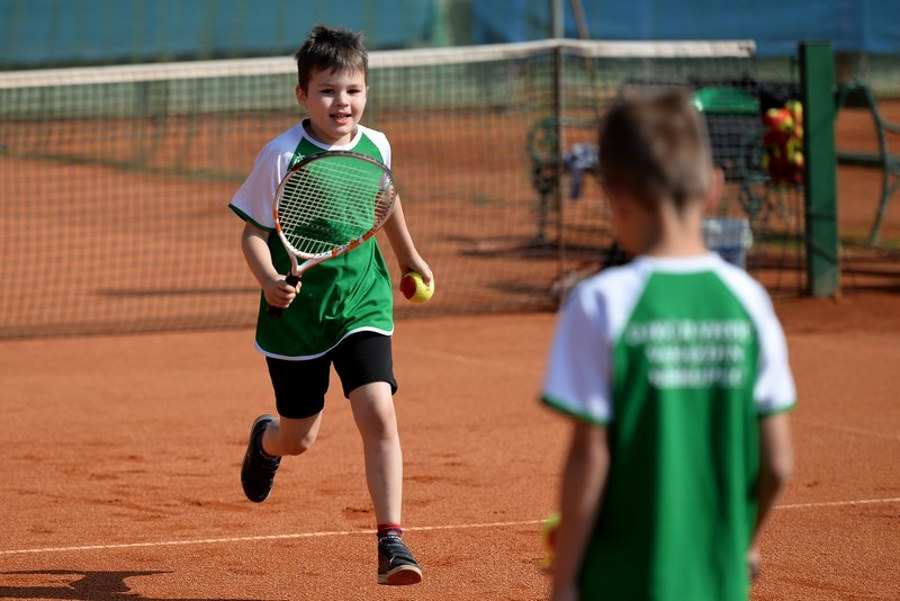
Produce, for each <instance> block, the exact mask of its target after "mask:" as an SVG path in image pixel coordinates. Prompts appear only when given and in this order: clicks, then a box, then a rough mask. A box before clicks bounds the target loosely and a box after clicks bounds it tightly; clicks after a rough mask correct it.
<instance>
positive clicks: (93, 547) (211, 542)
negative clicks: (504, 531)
mask: <svg viewBox="0 0 900 601" xmlns="http://www.w3.org/2000/svg"><path fill="white" fill-rule="evenodd" d="M542 522H543V520H525V521H520V522H489V523H486V524H456V525H449V526H411V527H409V528H404V529H403V531H404V532H428V531H432V530H463V529H472V528H505V527H509V526H534V525H537V524H540V523H542ZM357 534H368V535H372V534H375V530H334V531H330V532H298V533H294V534H265V535H260V536H232V537H228V538H198V539H193V540H171V541H157V542H152V543H151V542H146V543H119V544H110V545H82V546H76V547H46V548H43V549H11V550H7V551H0V556H3V555H27V554H38V553H65V552H68V551H104V550H112V549H138V548H146V547H177V546H184V545H217V544H223V543H238V542H257V541H267V540H292V539H301V538H320V537H329V536H352V535H357Z"/></svg>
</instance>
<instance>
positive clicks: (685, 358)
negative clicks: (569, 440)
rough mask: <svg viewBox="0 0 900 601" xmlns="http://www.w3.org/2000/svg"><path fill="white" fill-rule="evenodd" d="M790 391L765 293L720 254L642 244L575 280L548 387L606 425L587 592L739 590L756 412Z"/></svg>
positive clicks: (714, 598) (755, 468) (751, 519)
mask: <svg viewBox="0 0 900 601" xmlns="http://www.w3.org/2000/svg"><path fill="white" fill-rule="evenodd" d="M795 397H796V392H795V388H794V381H793V376H792V375H791V371H790V367H789V365H788V355H787V344H786V342H785V337H784V332H783V330H782V328H781V325H780V324H779V323H778V320H777V318H776V316H775V313H774V310H773V308H772V303H771V300H770V299H769V296H768V294H767V293H766V291H765V290H764V289H763V287H762V286H760V285H759V284H758V283H757V282H756V281H754V280H753V279H752V278H751V277H750V276H748V275H747V274H746V273H745V272H744V271H743V270H741V269H739V268H736V267H734V266H732V265H729V264H727V263H726V262H724V261H723V260H722V259H720V258H719V257H718V256H717V255H715V254H713V253H710V254H708V255H704V256H700V257H691V258H684V259H675V258H650V257H640V258H638V259H636V260H635V261H633V262H632V263H631V264H629V265H625V266H623V267H619V268H614V269H608V270H606V271H604V272H602V273H601V274H599V275H597V276H594V277H592V278H590V279H589V280H586V281H585V282H583V283H581V284H580V285H579V286H578V287H577V288H576V289H575V290H574V291H573V292H572V294H571V295H570V297H569V298H568V299H567V302H566V303H565V305H564V307H563V309H562V311H561V313H560V316H559V320H558V324H557V330H556V333H555V338H554V341H553V344H552V347H551V352H550V357H549V365H548V368H547V373H546V379H545V382H544V385H543V391H542V400H543V402H544V403H546V404H547V405H549V406H551V407H553V408H555V409H557V410H559V411H561V412H563V413H566V414H569V415H572V416H574V417H575V418H577V419H580V420H584V421H587V422H589V423H594V424H599V425H605V426H606V427H607V428H608V435H609V441H610V442H609V444H610V461H611V463H610V470H609V476H608V479H607V483H606V489H605V492H604V496H603V501H602V505H601V508H600V514H599V518H598V521H597V524H596V526H595V530H594V533H593V537H592V539H591V542H590V544H589V548H588V550H587V553H586V556H585V562H584V565H583V566H582V573H581V586H582V594H583V597H582V598H583V599H586V600H587V599H601V598H602V599H617V600H623V601H624V600H628V601H637V600H641V601H650V600H653V601H685V600H687V599H690V600H692V601H738V600H740V601H744V600H746V599H747V597H748V589H749V586H748V580H747V565H746V553H747V550H748V548H749V546H750V539H751V534H752V532H753V528H754V524H755V520H756V485H757V479H758V474H759V433H758V426H759V424H758V421H759V418H760V417H761V416H765V415H768V414H771V413H774V412H778V411H783V410H786V409H789V408H790V407H792V406H793V405H794V402H795Z"/></svg>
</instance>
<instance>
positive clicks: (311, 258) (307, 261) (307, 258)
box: [268, 150, 399, 319]
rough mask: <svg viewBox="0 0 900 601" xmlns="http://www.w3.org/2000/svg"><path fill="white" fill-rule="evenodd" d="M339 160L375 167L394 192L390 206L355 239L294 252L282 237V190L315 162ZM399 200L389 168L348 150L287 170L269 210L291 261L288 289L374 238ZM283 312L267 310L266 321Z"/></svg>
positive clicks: (319, 155)
mask: <svg viewBox="0 0 900 601" xmlns="http://www.w3.org/2000/svg"><path fill="white" fill-rule="evenodd" d="M339 158H351V159H356V160H362V161H365V162H367V163H370V164H372V165H374V166H376V167H378V168H379V169H380V170H381V171H382V173H383V177H384V178H386V179H387V181H388V182H389V183H390V187H392V188H393V190H394V192H393V194H392V200H391V204H390V206H389V207H388V210H387V212H385V213H384V215H383V216H382V217H381V219H380V220H379V221H377V222H376V223H375V224H374V225H373V226H372V228H371V229H370V230H368V231H367V232H366V233H364V234H363V235H362V236H359V237H358V238H354V239H353V240H350V241H349V242H346V243H344V244H341V245H340V246H338V247H336V248H333V249H331V250H328V251H324V252H321V253H315V254H312V253H305V252H302V251H300V250H297V249H296V248H294V246H293V245H292V244H291V243H290V242H289V241H288V239H287V237H286V236H285V234H284V231H283V229H282V227H281V221H280V220H279V218H278V205H279V202H280V200H281V197H282V193H283V191H284V187H285V185H286V184H287V183H288V182H289V181H290V180H291V177H293V175H294V174H295V173H297V172H298V171H300V170H302V169H304V168H305V167H306V166H307V165H309V164H310V163H313V162H315V161H323V160H334V159H339ZM398 196H399V193H398V191H397V180H396V179H395V178H394V174H393V172H392V171H391V170H390V168H388V166H387V165H385V164H384V163H382V162H381V161H379V160H377V159H375V158H373V157H370V156H369V155H366V154H362V153H359V152H353V151H350V150H331V151H325V152H319V153H316V154H313V155H310V156H308V157H306V158H304V159H302V160H300V161H299V162H298V163H297V164H296V165H294V166H293V167H291V168H290V170H288V172H287V174H285V176H284V177H283V178H282V179H281V182H280V183H279V184H278V188H277V190H276V191H275V202H274V203H273V205H274V206H273V209H272V210H273V215H274V217H275V232H276V233H277V234H278V238H279V239H280V240H281V244H282V246H284V250H285V252H287V255H288V257H289V258H290V260H291V273H289V274H288V275H287V277H285V279H284V281H285V282H286V283H287V284H288V285H290V286H296V285H297V284H298V283H299V282H300V277H301V276H302V275H303V273H304V272H306V271H307V270H308V269H309V268H311V267H314V266H315V265H318V264H319V263H324V262H325V261H327V260H329V259H333V258H334V257H337V256H339V255H343V254H344V253H347V252H350V251H351V250H353V249H354V248H356V247H358V246H359V245H361V244H362V243H363V242H365V241H366V240H368V239H369V238H371V237H372V236H374V235H375V234H376V233H377V232H378V230H380V229H381V228H382V227H383V226H384V224H385V223H386V222H387V220H388V219H390V218H391V215H393V214H394V207H395V206H396V205H397V198H398ZM300 259H302V260H303V262H302V263H300V261H299V260H300ZM283 312H284V308H283V307H273V306H269V310H268V314H269V317H272V318H275V319H277V318H279V317H281V314H282V313H283Z"/></svg>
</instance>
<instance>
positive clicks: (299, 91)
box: [294, 84, 306, 107]
mask: <svg viewBox="0 0 900 601" xmlns="http://www.w3.org/2000/svg"><path fill="white" fill-rule="evenodd" d="M294 95H295V96H297V102H298V103H299V104H300V105H302V106H303V107H305V106H306V91H305V90H304V89H303V88H302V87H300V84H297V85H296V86H294Z"/></svg>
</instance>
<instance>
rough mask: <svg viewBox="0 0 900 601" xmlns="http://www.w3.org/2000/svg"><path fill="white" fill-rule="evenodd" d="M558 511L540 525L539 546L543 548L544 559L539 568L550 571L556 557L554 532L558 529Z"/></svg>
mask: <svg viewBox="0 0 900 601" xmlns="http://www.w3.org/2000/svg"><path fill="white" fill-rule="evenodd" d="M559 518H560V513H559V511H554V512H553V513H551V514H550V515H548V516H547V518H546V519H545V520H544V523H543V524H541V546H543V548H544V559H543V560H542V561H541V568H543V569H544V570H545V571H550V570H551V569H552V568H553V560H554V557H555V556H556V530H557V528H559Z"/></svg>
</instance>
